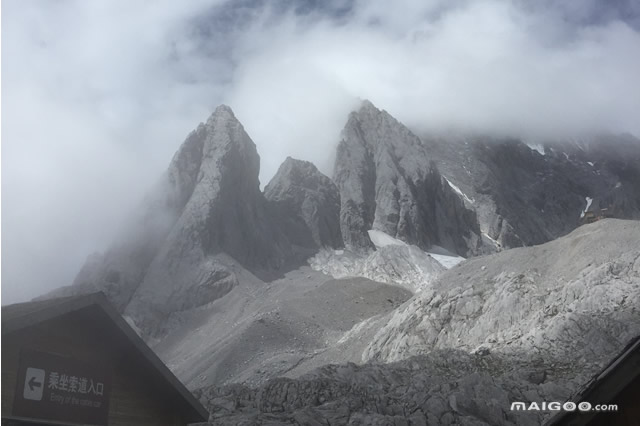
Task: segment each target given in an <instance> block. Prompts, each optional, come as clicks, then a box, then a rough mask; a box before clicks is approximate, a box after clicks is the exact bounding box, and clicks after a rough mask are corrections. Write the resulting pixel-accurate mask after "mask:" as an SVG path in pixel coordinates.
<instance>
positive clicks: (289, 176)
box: [264, 157, 343, 248]
mask: <svg viewBox="0 0 640 426" xmlns="http://www.w3.org/2000/svg"><path fill="white" fill-rule="evenodd" d="M264 195H265V198H266V199H267V200H268V202H269V205H270V207H271V209H272V217H273V218H275V219H276V220H279V221H280V227H281V228H282V229H283V230H284V232H285V234H286V235H287V238H288V239H289V241H290V242H291V243H292V244H295V245H298V246H301V247H311V248H320V247H333V248H339V247H342V245H343V243H342V234H341V233H340V194H339V193H338V188H337V187H336V185H335V184H334V183H333V181H331V179H329V178H328V177H327V176H325V175H323V174H322V173H320V171H318V169H317V168H316V166H314V165H313V164H312V163H310V162H308V161H301V160H295V159H293V158H291V157H287V159H286V160H285V161H284V163H282V165H281V166H280V168H279V169H278V171H277V173H276V174H275V176H274V177H273V178H272V179H271V181H270V182H269V183H268V184H267V186H266V187H265V189H264Z"/></svg>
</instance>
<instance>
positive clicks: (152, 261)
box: [67, 106, 291, 330]
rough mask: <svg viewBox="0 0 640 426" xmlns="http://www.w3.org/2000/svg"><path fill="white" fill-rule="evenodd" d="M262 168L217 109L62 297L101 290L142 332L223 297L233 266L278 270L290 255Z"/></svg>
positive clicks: (235, 125)
mask: <svg viewBox="0 0 640 426" xmlns="http://www.w3.org/2000/svg"><path fill="white" fill-rule="evenodd" d="M259 163H260V158H259V156H258V153H257V152H256V147H255V144H254V143H253V141H252V140H251V138H250V137H249V136H248V135H247V133H246V132H245V130H244V128H243V127H242V125H241V124H240V122H239V121H238V120H237V119H236V117H235V116H234V114H233V112H232V111H231V109H230V108H229V107H226V106H220V107H218V108H217V109H216V111H215V112H214V113H213V114H212V115H211V117H210V118H209V119H208V120H207V122H206V123H204V124H200V125H199V126H198V128H197V129H196V130H195V131H193V132H192V133H191V134H190V135H189V136H188V137H187V139H186V140H185V142H184V143H183V145H182V146H181V147H180V149H179V150H178V152H177V153H176V155H175V156H174V158H173V160H172V162H171V164H170V166H169V169H168V170H167V172H166V173H165V174H164V176H163V177H162V179H161V181H160V183H159V184H158V185H157V186H156V188H154V190H153V191H152V193H151V195H150V196H149V197H148V198H147V199H146V200H145V202H144V203H143V206H142V207H141V209H140V211H139V214H138V216H137V217H135V218H134V220H132V222H131V225H130V226H129V227H128V228H127V229H126V231H125V232H124V233H123V235H122V236H121V237H120V238H119V240H118V241H121V242H118V243H116V244H114V246H112V247H111V248H110V249H109V250H108V251H107V252H106V253H105V254H104V255H102V256H94V257H93V258H92V259H91V260H90V261H89V262H88V263H87V264H86V265H85V267H84V268H83V269H82V271H81V272H80V273H79V274H78V277H77V278H76V280H75V283H74V285H73V286H72V287H71V288H70V289H68V290H67V291H72V292H74V291H75V292H77V291H82V289H84V288H86V287H91V288H95V289H100V290H104V291H106V292H107V294H108V295H109V296H110V298H111V299H112V300H114V301H115V302H116V304H117V306H118V308H119V309H121V310H123V311H124V312H125V313H126V314H127V315H129V316H131V317H132V318H134V319H135V320H136V322H137V323H138V325H139V326H140V327H141V328H142V329H143V330H148V329H157V328H158V327H159V324H162V323H163V321H164V320H165V319H166V318H167V317H168V315H169V314H170V313H172V312H175V311H179V310H183V309H188V308H192V307H195V306H200V305H203V304H206V303H208V302H210V301H212V300H215V299H217V298H219V297H221V296H222V295H224V294H226V293H227V292H228V291H229V290H230V289H231V288H233V287H234V286H235V285H236V284H237V278H236V277H235V272H234V270H233V268H234V267H235V266H233V261H237V262H238V263H239V265H241V266H242V267H243V268H246V269H248V270H251V271H252V272H254V273H256V274H258V275H260V273H261V272H262V271H269V272H272V271H277V270H278V269H279V268H281V267H282V266H283V264H284V263H285V261H287V260H288V259H289V258H290V257H291V248H290V245H289V242H288V241H287V239H286V237H285V236H284V235H283V234H282V233H281V232H280V230H279V228H278V227H275V226H273V224H272V220H271V217H270V215H269V209H268V207H267V202H266V200H265V198H264V196H263V194H262V193H261V191H260V189H259V181H258V173H259V168H260V164H259ZM228 256H231V258H232V260H230V258H229V257H228ZM230 262H231V263H230Z"/></svg>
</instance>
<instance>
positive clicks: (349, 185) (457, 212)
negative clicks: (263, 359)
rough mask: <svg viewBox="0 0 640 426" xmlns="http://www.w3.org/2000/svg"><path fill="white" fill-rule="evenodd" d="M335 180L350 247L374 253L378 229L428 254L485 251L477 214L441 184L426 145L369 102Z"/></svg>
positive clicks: (350, 127)
mask: <svg viewBox="0 0 640 426" xmlns="http://www.w3.org/2000/svg"><path fill="white" fill-rule="evenodd" d="M334 181H335V182H336V184H337V185H338V188H339V190H340V197H341V210H340V224H341V229H342V236H343V239H344V242H345V246H346V247H348V248H349V249H352V250H355V251H357V250H361V251H362V250H367V249H369V248H372V243H371V241H370V239H369V237H368V235H367V231H369V230H371V229H375V230H379V231H383V232H385V233H387V234H388V235H390V236H392V237H394V238H398V239H400V240H402V241H405V242H407V243H409V244H414V245H416V246H418V247H421V248H423V249H426V248H428V247H430V246H431V245H434V244H436V245H440V246H443V247H445V248H447V249H449V250H451V251H453V252H455V253H458V254H461V255H468V254H473V253H476V252H477V251H478V250H479V249H480V247H481V238H480V229H479V225H478V222H477V219H476V215H475V213H474V212H473V211H472V210H469V209H467V208H466V207H465V205H464V202H463V201H462V199H461V198H460V197H459V196H458V195H457V194H456V193H455V191H454V190H453V189H452V188H451V187H450V186H449V184H448V183H447V182H446V180H445V179H443V178H442V176H441V175H440V173H439V172H438V170H437V168H436V167H435V165H434V164H432V162H431V158H430V156H429V153H428V151H427V150H425V149H424V146H423V145H422V143H421V141H420V139H419V138H418V137H417V136H415V135H414V134H413V133H411V131H410V130H409V129H407V128H406V127H405V126H404V125H402V124H401V123H399V122H398V121H397V120H395V119H394V118H393V117H391V116H390V115H389V114H388V113H387V112H385V111H380V110H378V109H376V108H375V107H374V106H373V105H372V104H371V103H370V102H368V101H365V102H364V103H363V105H362V107H361V108H360V110H359V111H358V112H354V113H351V114H350V116H349V120H348V122H347V124H346V126H345V128H344V130H343V133H342V140H341V141H340V144H339V145H338V150H337V155H336V164H335V170H334Z"/></svg>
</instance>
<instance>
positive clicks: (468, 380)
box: [195, 350, 598, 426]
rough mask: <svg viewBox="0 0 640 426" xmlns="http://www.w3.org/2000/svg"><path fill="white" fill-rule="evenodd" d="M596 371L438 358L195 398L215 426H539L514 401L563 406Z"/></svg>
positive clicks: (441, 353) (538, 416)
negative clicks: (558, 402)
mask: <svg viewBox="0 0 640 426" xmlns="http://www.w3.org/2000/svg"><path fill="white" fill-rule="evenodd" d="M597 369H598V367H597V366H596V365H595V364H594V365H591V366H589V367H587V368H585V366H581V367H580V368H575V363H571V362H566V361H565V362H561V363H558V364H556V365H555V366H554V368H553V371H550V370H549V369H548V366H545V365H544V364H543V363H541V362H540V361H538V362H535V361H534V362H530V361H529V360H525V359H522V358H518V357H505V356H501V355H499V354H490V353H478V354H468V353H464V352H462V351H455V350H438V351H435V352H433V353H431V354H429V355H426V356H420V357H413V358H411V359H408V360H406V361H403V362H397V363H392V364H367V365H362V366H358V365H355V364H352V363H350V364H346V365H329V366H326V367H323V368H321V369H318V370H317V371H314V372H312V373H310V374H307V375H305V376H302V377H300V378H298V379H295V380H292V379H287V378H279V379H273V380H270V381H269V382H267V383H266V384H264V385H262V386H260V387H258V388H249V387H247V386H242V385H232V386H225V387H208V388H203V389H199V390H196V392H195V394H196V396H198V397H199V398H200V401H202V402H203V403H204V405H205V406H207V407H208V408H209V410H210V412H211V418H210V421H209V424H210V425H220V426H222V425H237V424H252V425H263V424H264V425H266V424H279V425H300V424H304V425H326V424H330V425H380V426H382V425H385V426H386V425H397V426H400V425H434V426H435V425H469V426H471V425H474V426H481V425H491V426H507V425H508V426H515V425H531V426H533V425H540V424H542V422H543V420H544V418H545V416H546V417H548V416H549V414H550V413H549V412H544V411H542V412H540V411H537V412H536V411H529V412H526V411H510V410H509V407H510V406H511V402H513V401H561V402H562V401H566V400H567V399H568V397H569V395H570V394H571V391H572V390H573V389H575V388H576V387H578V386H579V383H581V382H583V381H584V380H585V379H586V378H587V377H589V374H593V373H594V372H595V371H597Z"/></svg>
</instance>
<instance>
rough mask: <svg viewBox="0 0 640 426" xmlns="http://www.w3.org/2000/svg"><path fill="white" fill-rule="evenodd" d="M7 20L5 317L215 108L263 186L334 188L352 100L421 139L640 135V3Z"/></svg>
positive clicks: (72, 11)
mask: <svg viewBox="0 0 640 426" xmlns="http://www.w3.org/2000/svg"><path fill="white" fill-rule="evenodd" d="M532 5H535V6H532ZM2 6H3V7H2V154H3V155H2V207H3V211H2V302H3V304H6V303H11V302H16V301H21V300H26V299H29V298H32V297H34V296H36V295H39V294H41V293H43V292H45V291H48V290H50V289H52V288H55V287H58V286H61V285H65V284H69V283H70V282H71V281H72V280H73V278H74V276H75V274H76V273H77V271H78V269H79V268H80V266H81V265H82V263H83V262H84V259H85V258H86V256H87V255H88V254H89V253H91V252H93V251H96V250H103V249H104V248H105V247H106V246H107V245H108V244H109V241H110V239H111V237H112V235H113V233H114V231H115V230H116V229H117V227H118V224H119V223H120V222H121V221H122V219H123V217H124V216H125V215H127V213H128V212H129V211H131V209H132V208H133V206H135V204H136V202H137V201H138V200H140V198H141V197H142V195H143V194H144V193H145V191H146V190H147V188H149V186H150V185H151V184H152V183H153V182H154V180H156V179H157V178H158V177H159V175H160V173H161V172H162V171H163V170H164V168H166V166H167V165H168V163H169V161H170V159H171V157H172V155H173V153H174V152H175V150H176V149H177V148H178V146H179V145H180V143H181V142H182V141H183V140H184V138H185V136H186V135H187V134H188V132H189V131H190V130H192V129H193V128H195V127H196V126H197V124H198V123H199V122H202V121H205V120H206V118H207V117H208V115H209V114H210V113H211V112H212V111H213V110H214V108H215V106H216V105H218V104H220V103H226V104H228V105H229V106H231V107H232V108H233V109H234V111H235V113H236V116H237V117H238V118H239V119H240V120H241V121H242V123H243V124H244V126H245V128H246V129H247V131H248V132H249V134H250V135H251V136H252V138H253V140H254V141H255V143H256V145H257V146H258V152H259V153H260V156H261V158H262V171H261V175H260V176H261V181H262V184H265V183H266V182H267V181H268V179H269V178H270V177H271V176H272V175H273V174H274V173H275V170H276V169H277V167H278V165H279V164H280V163H281V162H282V161H283V159H284V158H285V157H286V156H287V155H291V156H293V157H297V158H302V159H308V160H312V161H314V162H315V163H316V164H317V165H318V166H319V167H320V168H321V170H322V171H324V172H325V173H327V174H330V173H331V162H332V152H333V149H334V147H335V145H336V143H337V141H338V136H339V132H340V129H341V127H342V126H343V125H344V123H345V122H346V115H347V113H348V112H349V111H350V110H351V109H353V108H354V106H355V105H357V102H358V99H359V98H367V99H370V100H371V101H372V102H374V103H375V104H376V105H377V106H378V107H380V108H384V109H387V110H388V111H389V112H390V113H391V114H393V115H395V116H396V117H397V118H398V119H400V120H401V121H403V122H405V123H406V124H408V125H409V126H411V127H412V128H414V129H416V130H418V131H420V130H422V129H439V128H443V129H445V128H451V127H454V128H458V127H461V128H464V129H468V130H474V131H484V132H500V133H510V134H514V135H518V134H521V135H525V134H526V135H540V136H549V135H551V136H553V135H558V136H564V135H571V134H580V133H583V132H590V131H601V130H608V131H614V132H631V133H634V134H636V135H640V119H639V115H640V84H639V81H638V76H639V75H640V2H638V1H637V0H618V1H611V0H600V1H597V0H580V1H578V0H566V1H555V0H542V1H535V2H531V1H525V0H513V1H507V0H505V1H502V0H478V1H465V0H403V1H393V2H389V1H386V0H368V1H364V0H362V1H339V0H336V1H320V0H318V1H309V0H307V1H294V0H288V1H271V2H269V1H255V0H254V1H237V0H236V1H229V2H225V1H222V0H190V1H186V2H181V1H175V0H166V1H161V0H160V1H135V0H119V1H118V0H91V1H87V0H76V1H72V0H64V1H53V0H51V1H31V0H4V1H3V2H2Z"/></svg>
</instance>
